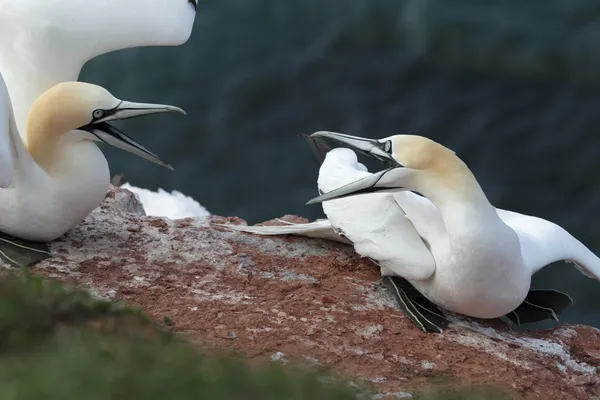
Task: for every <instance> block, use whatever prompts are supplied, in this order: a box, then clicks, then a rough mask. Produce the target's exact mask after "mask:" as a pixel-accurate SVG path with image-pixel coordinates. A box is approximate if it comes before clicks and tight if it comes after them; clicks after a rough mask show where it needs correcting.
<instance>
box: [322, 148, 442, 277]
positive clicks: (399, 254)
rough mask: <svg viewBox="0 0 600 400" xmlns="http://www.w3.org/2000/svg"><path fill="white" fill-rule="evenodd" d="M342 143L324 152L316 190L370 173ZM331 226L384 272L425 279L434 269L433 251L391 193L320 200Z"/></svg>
mask: <svg viewBox="0 0 600 400" xmlns="http://www.w3.org/2000/svg"><path fill="white" fill-rule="evenodd" d="M369 175H370V173H369V172H367V170H366V168H365V167H364V165H362V164H360V163H359V162H358V160H357V158H356V154H355V153H354V152H353V151H352V150H349V149H346V148H336V149H333V150H331V151H330V152H328V153H327V155H326V157H325V161H324V162H323V164H322V165H321V168H320V170H319V178H318V186H319V191H321V192H328V191H331V190H333V189H336V188H338V187H341V186H343V185H346V184H348V183H350V182H354V181H356V180H358V179H362V178H364V177H366V176H369ZM322 206H323V211H324V212H325V215H327V218H328V219H329V221H331V225H332V226H333V227H334V228H335V229H336V230H339V231H340V232H341V233H342V234H343V235H344V236H346V237H347V238H348V239H350V241H352V243H353V244H354V249H355V250H356V252H357V253H358V254H360V255H361V256H363V257H369V258H372V259H373V260H375V261H376V262H377V263H378V264H379V265H380V266H381V267H382V268H381V269H382V274H385V275H396V276H401V277H403V278H406V279H415V280H421V279H427V278H429V277H430V276H431V275H432V274H433V273H434V272H435V260H434V258H433V255H432V254H431V252H430V251H429V249H428V248H427V246H426V245H425V243H424V242H423V240H422V239H421V237H420V236H419V234H418V233H417V231H416V230H415V228H414V226H413V225H412V223H411V221H410V220H409V219H408V218H406V215H405V212H404V210H403V209H402V208H401V207H400V206H399V204H398V203H397V202H396V201H395V198H394V194H393V193H383V192H380V193H369V194H365V195H360V196H351V197H347V198H341V199H335V200H331V201H327V202H324V203H322Z"/></svg>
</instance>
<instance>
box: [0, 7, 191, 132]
mask: <svg viewBox="0 0 600 400" xmlns="http://www.w3.org/2000/svg"><path fill="white" fill-rule="evenodd" d="M196 7H197V1H196V0H101V1H89V0H43V1H40V0H0V74H1V75H2V76H3V77H4V80H5V82H6V85H7V87H8V92H9V94H10V97H11V100H12V104H13V108H14V113H15V116H16V124H17V127H18V129H19V132H20V133H21V138H22V139H23V142H24V143H25V144H27V135H26V134H25V132H26V120H27V113H28V112H29V109H30V108H31V105H32V104H33V102H34V101H35V99H37V98H38V96H40V95H41V94H42V93H43V92H44V91H46V90H48V89H50V88H51V87H52V86H54V85H56V84H57V83H59V82H66V81H76V80H77V79H78V77H79V73H80V72H81V68H82V67H83V65H84V64H85V63H86V62H87V61H89V60H91V59H92V58H94V57H96V56H99V55H101V54H104V53H108V52H111V51H115V50H120V49H125V48H131V47H139V46H178V45H181V44H183V43H185V42H186V41H187V40H188V38H189V37H190V35H191V32H192V27H193V24H194V20H195V17H196Z"/></svg>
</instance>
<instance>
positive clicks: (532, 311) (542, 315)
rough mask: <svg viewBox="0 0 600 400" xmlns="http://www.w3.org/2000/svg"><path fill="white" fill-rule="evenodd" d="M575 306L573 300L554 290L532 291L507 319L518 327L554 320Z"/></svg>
mask: <svg viewBox="0 0 600 400" xmlns="http://www.w3.org/2000/svg"><path fill="white" fill-rule="evenodd" d="M571 304H573V299H571V297H570V296H569V295H568V294H566V293H562V292H559V291H558V290H554V289H540V290H530V291H529V294H527V297H526V298H525V300H524V301H523V303H522V304H521V305H520V306H519V307H517V308H516V309H515V310H513V311H511V312H510V313H508V314H507V315H506V317H507V318H508V319H509V320H511V321H512V322H514V323H515V324H517V325H521V324H528V323H531V322H539V321H544V320H546V319H553V320H555V321H557V322H559V321H558V315H559V314H560V313H561V312H563V311H564V309H565V308H567V307H568V306H570V305H571Z"/></svg>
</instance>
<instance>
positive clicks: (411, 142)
mask: <svg viewBox="0 0 600 400" xmlns="http://www.w3.org/2000/svg"><path fill="white" fill-rule="evenodd" d="M311 136H312V137H313V138H323V139H329V140H332V141H334V142H336V143H338V144H341V145H343V146H347V147H349V148H351V149H352V150H356V151H359V152H361V153H364V154H366V155H368V156H370V157H374V158H376V159H378V160H380V161H383V162H384V163H385V164H387V165H388V168H387V169H385V170H383V171H379V172H377V173H374V174H372V175H370V176H368V177H366V178H363V179H360V180H358V181H355V182H352V183H350V184H348V185H345V186H342V187H341V188H338V189H336V190H332V191H330V192H328V193H325V194H323V195H321V196H319V197H316V198H314V199H312V200H310V201H309V202H308V204H315V203H320V202H323V201H326V200H332V199H336V198H341V197H346V196H350V195H355V194H360V193H372V192H376V191H381V190H392V189H393V190H406V189H408V190H416V191H419V189H420V188H421V187H423V185H422V183H423V182H427V183H429V184H431V183H432V182H434V183H435V184H437V185H438V187H440V186H453V185H455V184H458V182H457V181H458V180H459V179H461V178H462V177H464V176H470V175H471V174H470V171H469V169H468V168H467V167H466V165H465V164H464V163H463V162H462V161H461V160H460V159H459V158H458V157H457V156H456V154H455V153H454V152H453V151H452V150H450V149H448V148H446V147H444V146H442V145H441V144H439V143H437V142H434V141H433V140H431V139H428V138H425V137H422V136H417V135H405V134H403V135H394V136H390V137H387V138H384V139H368V138H361V137H357V136H350V135H345V134H342V133H336V132H326V131H321V132H315V133H313V134H312V135H311ZM461 184H462V183H461Z"/></svg>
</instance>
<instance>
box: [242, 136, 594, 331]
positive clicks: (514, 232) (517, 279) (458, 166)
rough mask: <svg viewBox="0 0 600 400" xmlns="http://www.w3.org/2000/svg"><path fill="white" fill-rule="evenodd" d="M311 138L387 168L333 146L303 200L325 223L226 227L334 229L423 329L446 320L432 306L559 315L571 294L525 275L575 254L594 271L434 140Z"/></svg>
mask: <svg viewBox="0 0 600 400" xmlns="http://www.w3.org/2000/svg"><path fill="white" fill-rule="evenodd" d="M312 139H313V140H316V139H328V140H332V141H335V142H337V143H338V144H340V145H343V146H347V147H350V148H351V149H355V150H357V151H359V152H361V153H365V154H367V155H370V156H372V157H375V158H377V159H379V160H380V161H384V162H386V163H387V164H388V165H389V166H390V167H389V168H388V169H385V170H383V171H380V172H378V173H375V174H372V173H369V172H367V171H366V168H364V166H362V165H361V164H358V163H357V159H356V154H355V153H354V152H353V151H352V150H350V149H344V148H339V149H333V150H331V151H330V152H329V153H327V155H326V156H325V160H324V161H323V164H322V166H321V169H320V172H319V182H318V184H319V190H320V192H321V193H322V195H321V196H319V197H317V198H315V199H313V200H311V201H310V202H309V204H314V203H318V202H324V203H323V209H324V211H325V213H326V215H327V217H328V221H317V222H314V223H309V224H296V225H290V226H279V227H232V228H234V229H236V230H241V231H246V232H252V233H258V234H270V235H273V234H285V233H288V234H296V235H303V236H313V237H323V238H329V237H327V236H331V234H332V232H337V233H339V234H342V235H343V237H345V238H346V239H348V240H349V241H350V242H351V243H352V244H353V245H354V248H355V249H356V251H357V252H358V253H359V254H361V255H362V256H365V257H369V258H371V259H373V260H374V261H375V262H377V264H378V265H380V266H381V272H382V275H384V282H385V283H386V286H388V288H389V289H390V290H391V291H392V292H393V293H394V294H395V295H396V299H397V301H398V304H399V305H400V307H401V308H402V309H403V311H404V312H405V313H406V314H407V316H408V317H409V318H410V319H411V320H412V321H413V322H414V323H415V324H416V325H417V326H418V327H419V328H421V329H422V330H423V331H426V332H441V331H442V328H443V327H444V326H445V325H446V324H447V320H446V318H445V316H444V314H443V312H442V311H441V310H440V309H439V308H438V307H436V305H437V306H439V307H440V308H442V309H445V310H450V311H453V312H457V313H460V314H464V315H467V316H472V317H477V318H498V317H504V316H506V317H507V318H508V319H509V320H511V321H513V322H516V323H526V322H534V321H538V320H542V319H546V318H554V319H557V318H556V314H557V313H559V312H560V311H562V310H563V309H564V308H565V307H567V306H568V305H569V304H570V303H571V302H572V301H571V299H570V298H569V297H568V296H567V295H564V294H562V293H560V292H557V291H554V290H530V289H529V287H530V282H531V275H533V274H534V273H535V272H537V271H538V270H540V269H541V268H543V267H544V266H545V265H547V264H549V263H551V262H554V261H559V260H567V261H570V262H573V263H575V265H576V266H577V267H578V268H579V269H580V270H581V271H582V272H583V273H584V274H585V275H587V276H589V277H594V278H596V279H598V278H599V277H600V259H599V258H598V257H596V256H595V255H594V254H593V253H592V252H591V251H590V250H589V249H587V248H586V247H585V246H584V245H583V244H582V243H580V242H579V241H578V240H577V239H575V238H574V237H572V236H571V235H570V234H569V233H568V232H566V231H565V230H564V229H563V228H561V227H560V226H558V225H556V224H554V223H552V222H549V221H546V220H543V219H541V218H536V217H531V216H526V215H522V214H518V213H514V212H510V211H506V210H500V209H496V208H495V207H493V206H492V205H491V204H490V203H489V201H488V200H487V197H486V196H485V194H484V193H483V191H482V189H481V187H480V186H479V184H478V183H477V180H476V179H475V177H474V176H473V174H472V173H471V171H470V170H469V168H468V167H467V166H466V165H465V164H464V163H463V162H462V161H461V160H460V159H459V158H458V157H457V156H456V155H455V154H454V152H452V151H451V150H449V149H447V148H445V147H443V146H441V145H440V144H438V143H436V142H433V141H431V140H429V139H426V138H423V137H420V136H414V135H396V136H392V137H390V138H386V139H382V140H373V139H365V138H359V137H354V136H349V135H343V134H339V133H334V132H317V133H314V134H313V135H312ZM413 191H414V192H418V193H421V194H422V195H424V196H425V197H423V196H420V195H418V194H416V193H414V192H413ZM361 193H362V194H364V195H360V196H359V195H358V194H361ZM327 224H329V226H327ZM230 227H231V226H230ZM386 277H387V279H386ZM399 278H404V279H399ZM405 279H406V281H405ZM404 282H405V283H407V284H404ZM408 283H410V284H408ZM415 289H416V290H415Z"/></svg>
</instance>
